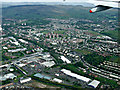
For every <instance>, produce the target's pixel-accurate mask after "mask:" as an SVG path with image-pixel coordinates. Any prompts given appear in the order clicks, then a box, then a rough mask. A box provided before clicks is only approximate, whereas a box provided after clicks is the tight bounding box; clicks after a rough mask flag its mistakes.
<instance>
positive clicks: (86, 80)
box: [61, 69, 91, 82]
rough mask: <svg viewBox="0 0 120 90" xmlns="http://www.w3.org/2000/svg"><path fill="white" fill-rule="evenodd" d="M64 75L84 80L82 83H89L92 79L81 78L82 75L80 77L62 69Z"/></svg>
mask: <svg viewBox="0 0 120 90" xmlns="http://www.w3.org/2000/svg"><path fill="white" fill-rule="evenodd" d="M61 71H62V72H63V73H65V74H67V75H69V76H71V77H75V78H77V79H79V80H82V81H85V82H89V81H90V80H91V79H89V78H87V77H84V76H81V75H78V74H75V73H72V72H71V71H70V70H66V69H62V70H61Z"/></svg>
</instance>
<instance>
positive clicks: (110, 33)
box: [101, 30, 119, 39]
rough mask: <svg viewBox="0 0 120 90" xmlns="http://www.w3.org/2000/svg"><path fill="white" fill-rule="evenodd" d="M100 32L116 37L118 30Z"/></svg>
mask: <svg viewBox="0 0 120 90" xmlns="http://www.w3.org/2000/svg"><path fill="white" fill-rule="evenodd" d="M101 33H102V34H105V35H108V36H110V37H112V38H114V39H118V37H119V36H118V30H109V31H108V30H107V31H103V32H101Z"/></svg>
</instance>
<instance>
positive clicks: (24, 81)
mask: <svg viewBox="0 0 120 90" xmlns="http://www.w3.org/2000/svg"><path fill="white" fill-rule="evenodd" d="M31 80H32V79H31V78H30V77H29V78H26V79H22V80H20V83H26V82H29V81H31Z"/></svg>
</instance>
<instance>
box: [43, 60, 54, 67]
mask: <svg viewBox="0 0 120 90" xmlns="http://www.w3.org/2000/svg"><path fill="white" fill-rule="evenodd" d="M41 64H42V65H44V66H46V67H52V66H53V65H55V62H54V61H48V62H43V63H41Z"/></svg>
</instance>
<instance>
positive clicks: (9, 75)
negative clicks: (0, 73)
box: [4, 73, 17, 79]
mask: <svg viewBox="0 0 120 90" xmlns="http://www.w3.org/2000/svg"><path fill="white" fill-rule="evenodd" d="M16 77H17V76H15V75H14V74H13V73H8V74H5V75H4V78H6V79H14V78H16Z"/></svg>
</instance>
